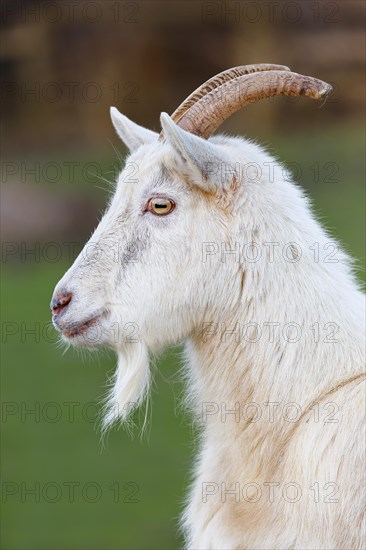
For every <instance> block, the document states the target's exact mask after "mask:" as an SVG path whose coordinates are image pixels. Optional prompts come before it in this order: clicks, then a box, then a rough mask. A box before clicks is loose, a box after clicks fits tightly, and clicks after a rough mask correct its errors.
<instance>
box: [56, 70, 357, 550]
mask: <svg viewBox="0 0 366 550" xmlns="http://www.w3.org/2000/svg"><path fill="white" fill-rule="evenodd" d="M329 90H330V86H329V85H327V84H325V83H324V82H321V81H319V80H316V79H313V78H311V77H304V76H301V75H298V74H295V73H291V72H289V69H287V68H286V67H281V66H280V67H279V66H271V65H264V66H261V65H260V66H245V67H238V68H236V69H231V70H229V71H225V72H224V73H222V74H220V75H218V76H217V77H215V78H213V79H211V80H210V81H208V82H207V83H206V84H204V85H203V86H202V87H201V88H199V89H198V90H197V91H196V92H195V93H194V94H192V96H190V97H189V98H188V99H187V100H186V101H185V102H184V103H183V104H182V106H181V107H180V108H179V109H178V110H177V111H176V112H175V113H174V115H173V117H172V118H170V117H169V116H168V115H167V114H165V113H163V114H162V115H161V124H162V128H163V133H162V134H161V136H160V138H158V135H157V134H156V133H154V132H152V131H150V130H147V129H145V128H142V127H140V126H138V125H136V124H134V123H133V122H131V121H130V120H128V119H127V118H126V117H125V116H123V115H121V114H120V113H119V112H118V111H117V110H116V109H115V108H112V109H111V116H112V121H113V124H114V126H115V129H116V131H117V133H118V135H119V136H120V138H121V139H122V140H123V142H124V143H125V144H126V146H127V147H128V149H129V150H130V152H131V156H130V157H129V159H128V161H127V162H126V166H125V168H124V170H123V171H122V173H121V174H120V176H119V179H118V183H117V188H116V192H115V194H114V197H113V199H112V201H111V204H110V205H109V208H108V210H107V211H106V213H105V215H104V217H103V219H102V220H101V222H100V224H99V226H98V227H97V229H96V231H95V233H94V234H93V236H92V238H91V240H90V242H89V243H88V244H87V245H86V247H85V249H84V251H83V252H82V253H81V254H80V256H79V257H78V258H77V259H76V261H75V263H74V265H73V266H72V267H71V268H70V269H69V271H67V273H66V274H65V275H64V277H63V278H62V279H61V281H60V282H59V283H58V285H57V287H56V289H55V294H54V298H53V301H52V304H51V306H52V309H53V320H54V324H55V326H56V328H57V329H58V330H59V331H60V332H61V333H62V335H63V336H64V338H65V339H66V340H67V342H72V343H74V344H75V345H84V346H85V345H86V346H93V345H101V344H103V345H107V346H110V347H112V348H113V349H115V350H116V351H117V353H118V369H117V372H116V379H115V385H114V388H113V390H112V392H111V395H110V400H109V409H108V413H107V416H106V425H109V424H110V423H112V422H113V421H114V420H115V419H116V417H118V418H120V419H122V420H124V419H126V418H127V416H128V413H129V412H130V411H131V408H132V407H131V403H132V404H134V405H136V404H138V403H140V402H141V401H142V399H143V398H144V396H145V394H146V391H147V389H148V385H149V360H148V353H149V352H156V351H159V350H162V349H163V348H165V347H166V346H169V345H172V344H175V343H177V342H182V341H183V342H185V349H186V358H187V368H188V369H189V386H190V389H189V394H190V396H191V398H192V403H193V406H194V410H195V411H196V414H197V417H198V418H199V420H200V425H201V428H202V432H203V433H202V444H201V452H200V456H199V459H198V461H197V465H196V475H195V481H194V484H193V487H192V490H191V494H190V498H189V503H188V506H187V508H186V511H185V513H184V517H183V526H184V530H185V533H186V544H187V547H188V548H190V549H195V550H197V549H254V548H255V549H258V548H260V549H271V550H272V549H294V548H297V549H315V548H317V549H320V548H321V549H333V548H343V549H346V548H347V549H350V548H352V549H361V548H365V541H364V538H363V535H364V524H363V515H362V508H363V497H364V493H363V491H364V489H363V482H362V478H363V476H364V469H363V449H364V436H365V432H364V428H363V416H364V414H363V413H364V403H365V393H364V384H363V381H364V378H365V376H364V370H363V369H364V340H363V329H362V326H363V323H364V315H363V306H362V304H363V296H362V294H361V292H360V290H359V289H358V287H357V283H356V281H355V278H354V276H353V274H352V269H351V262H350V260H349V258H348V257H347V256H346V254H344V253H343V252H342V251H339V250H337V251H336V252H334V250H335V249H334V248H332V247H331V246H330V242H331V241H332V239H330V237H329V236H328V235H327V233H326V232H325V231H324V230H323V229H322V228H321V226H320V225H319V223H318V222H317V220H316V219H315V218H314V217H313V215H312V213H311V211H310V209H309V204H308V201H307V199H306V197H305V196H304V194H303V193H302V191H301V190H300V189H299V188H298V187H297V186H296V185H295V184H294V183H293V182H292V181H290V178H289V177H288V174H287V173H286V171H285V170H284V169H283V167H281V166H280V165H279V163H278V162H277V161H275V160H274V159H273V158H272V157H270V156H269V155H268V154H267V153H266V152H265V151H264V150H263V149H262V148H261V147H259V146H258V145H256V144H254V143H252V142H249V141H247V140H244V139H240V138H231V137H223V136H216V137H210V135H211V133H212V132H213V131H214V130H215V129H216V128H217V127H218V126H219V125H220V124H221V123H222V122H223V121H224V120H225V118H227V117H228V116H229V115H230V114H231V113H233V112H234V111H235V110H237V109H238V108H240V107H242V106H243V105H245V104H247V103H250V102H253V101H256V100H258V99H260V98H263V97H269V96H273V95H278V94H283V95H307V96H309V97H312V98H315V99H318V98H322V97H324V96H325V95H326V94H327V92H328V91H329ZM116 243H118V249H117V248H116ZM92 245H95V246H94V248H93V246H92ZM95 247H97V249H98V250H97V252H95V250H96V249H95ZM92 250H93V251H94V252H92ZM116 327H118V328H119V329H120V330H118V331H117V332H118V334H117V333H116ZM128 335H130V336H128ZM131 335H132V336H134V337H133V338H131Z"/></svg>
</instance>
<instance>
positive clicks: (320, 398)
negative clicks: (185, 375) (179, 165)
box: [183, 180, 364, 548]
mask: <svg viewBox="0 0 366 550" xmlns="http://www.w3.org/2000/svg"><path fill="white" fill-rule="evenodd" d="M251 191H252V193H249V192H248V194H247V197H250V199H249V198H246V199H243V200H246V201H249V200H251V201H253V204H254V203H255V204H256V207H257V210H256V211H257V212H258V208H261V207H262V208H263V209H267V211H270V212H272V214H273V215H272V216H267V219H268V225H267V226H263V224H262V223H261V224H260V225H259V224H258V225H256V224H254V225H251V226H247V225H246V222H245V220H241V222H240V225H239V227H240V236H238V239H237V241H239V247H238V248H239V250H242V249H243V248H242V247H243V246H244V245H245V244H247V243H250V242H253V241H254V242H255V243H257V244H258V245H259V249H260V250H261V254H262V256H261V259H259V260H258V261H256V262H248V261H242V258H241V257H238V256H236V255H235V254H233V253H232V254H227V255H224V258H222V257H221V261H222V260H224V261H228V262H229V261H231V262H232V263H233V265H235V267H236V271H234V269H233V273H234V272H235V276H234V277H233V280H232V288H230V289H226V288H223V289H222V293H223V294H224V298H225V303H224V302H223V304H222V309H221V310H220V309H219V308H218V309H216V310H215V312H214V313H210V314H207V312H206V317H205V318H204V319H203V322H202V326H201V329H202V330H200V331H199V332H197V334H195V335H194V336H193V337H192V338H191V339H190V340H189V341H188V342H187V344H186V357H187V363H188V367H189V371H190V392H191V393H190V396H191V402H192V405H193V409H194V411H195V413H196V415H197V418H198V422H199V423H200V426H201V429H202V450H201V454H200V457H199V460H198V466H197V473H196V476H197V479H196V482H195V484H194V486H193V491H192V494H191V498H190V504H189V506H188V508H187V510H186V513H185V515H184V518H183V526H184V528H185V529H186V534H187V540H188V548H218V547H220V548H255V547H261V548H290V547H291V548H292V547H296V548H305V547H306V548H311V547H313V548H315V547H317V548H323V546H322V544H323V542H322V541H324V545H325V546H324V547H327V546H326V545H327V544H329V540H333V541H334V547H343V546H341V545H342V544H343V543H345V544H346V545H347V544H350V539H349V533H348V534H344V532H342V531H341V529H340V532H339V533H337V532H336V531H334V529H333V531H332V528H333V527H332V522H331V521H329V517H327V518H323V516H322V513H321V512H320V511H319V508H318V511H317V514H318V515H317V517H316V521H315V520H314V524H313V530H314V535H313V537H314V538H311V536H310V538H309V530H306V527H304V517H303V516H304V511H303V512H299V519H298V524H297V526H296V529H295V531H294V524H291V523H289V524H288V525H287V526H286V522H285V524H284V523H283V521H281V522H280V521H279V520H278V517H279V516H280V515H281V514H283V516H285V517H286V510H287V509H288V508H289V507H290V506H292V507H294V506H295V504H294V503H289V502H287V503H286V502H284V503H283V508H282V507H281V506H280V505H277V508H275V507H274V506H273V505H272V507H271V506H270V505H269V504H270V503H269V502H268V499H267V498H265V497H264V495H262V497H261V498H260V500H259V502H258V503H253V502H250V503H249V504H248V502H247V501H243V494H242V493H241V492H240V491H242V489H243V487H246V486H247V485H246V484H249V485H248V487H249V489H248V491H247V492H246V495H247V496H248V498H249V499H250V495H251V491H253V486H254V487H259V488H260V489H259V490H260V491H262V492H263V490H266V486H265V485H266V483H267V484H268V483H272V482H273V483H278V484H279V485H281V486H283V485H284V484H286V483H289V482H295V481H296V482H297V483H298V485H299V486H301V488H302V491H303V492H304V493H305V486H306V490H307V491H308V492H309V491H310V489H309V488H310V487H312V486H313V484H314V483H315V482H318V481H319V480H321V481H323V482H324V484H325V483H326V482H328V483H329V482H330V483H331V482H334V481H335V480H338V481H339V468H340V465H339V462H338V463H337V461H336V462H335V465H332V462H331V460H329V463H328V466H329V467H328V466H327V468H328V469H327V468H326V471H325V472H324V471H323V470H324V468H323V470H322V466H321V460H322V459H324V458H325V454H326V453H328V452H329V449H332V445H331V443H333V445H334V440H335V434H334V433H333V432H332V434H331V435H329V429H328V428H327V426H326V429H327V430H328V431H327V432H326V435H325V436H322V435H321V434H320V437H321V438H322V437H323V438H324V452H323V454H322V453H320V456H318V457H317V458H316V460H315V462H314V471H313V472H312V474H309V472H310V471H311V469H310V467H309V472H308V474H309V477H308V478H307V477H306V475H301V474H300V473H299V471H297V469H298V462H299V456H297V455H296V453H295V452H293V456H292V457H291V451H290V450H289V449H291V448H292V447H293V446H295V447H296V445H299V446H300V449H301V445H306V444H309V443H307V442H308V441H310V445H311V448H309V452H310V453H311V454H312V455H313V454H314V453H315V455H316V453H317V452H318V449H317V446H319V447H320V446H321V443H318V442H317V438H316V437H315V436H314V438H313V441H312V440H311V439H310V437H309V436H308V439H306V440H305V441H303V440H302V439H301V437H302V436H301V434H302V430H303V426H309V422H310V423H312V422H315V421H316V422H317V424H316V427H318V426H320V427H324V424H323V422H324V420H326V419H327V415H329V416H328V421H329V422H331V423H332V424H328V427H329V426H331V428H333V427H334V426H338V422H340V421H341V420H340V419H341V415H342V412H343V409H344V406H345V403H347V402H348V400H349V399H350V398H352V397H351V396H352V392H353V391H355V388H357V387H358V386H359V383H360V382H361V381H362V380H363V379H364V374H363V373H364V343H363V329H362V327H363V325H364V318H363V313H362V311H363V308H362V303H363V295H362V294H361V292H360V291H359V290H358V288H357V284H356V283H355V279H354V276H353V274H352V272H351V269H350V267H349V266H350V260H349V258H348V257H347V256H346V255H345V254H344V253H343V252H342V251H341V250H340V249H339V248H336V249H334V248H333V247H334V246H337V243H335V242H334V241H333V240H332V239H331V238H330V237H329V236H328V235H327V234H326V232H325V231H324V230H323V229H322V228H321V227H320V225H319V224H318V223H317V222H316V220H315V219H314V218H313V216H312V214H311V212H310V209H309V208H308V204H307V201H306V199H305V197H304V196H303V195H302V193H301V192H300V191H299V190H298V189H297V188H296V187H295V186H294V185H293V184H290V183H288V182H286V181H283V180H282V181H281V180H277V182H276V184H275V186H273V185H272V187H271V188H269V186H268V185H266V184H264V185H263V188H262V190H261V191H258V190H256V189H255V188H254V189H253V190H251ZM258 192H260V193H261V196H258V197H256V196H255V195H256V193H258ZM267 201H268V202H267ZM247 207H248V205H247ZM249 207H250V205H249ZM258 218H259V219H262V220H263V219H265V217H262V216H260V214H259V216H258ZM264 243H272V244H273V243H276V244H275V246H274V247H273V246H272V247H271V246H269V244H267V245H265V244H264ZM291 243H292V244H291ZM226 245H227V248H226V249H225V250H231V251H233V250H236V248H235V243H233V242H230V241H229V242H227V243H226ZM259 249H258V250H259ZM258 250H257V252H258ZM317 251H319V253H320V255H319V257H318V256H317V255H316V254H317ZM330 253H332V254H330ZM253 257H254V256H253ZM229 297H234V301H232V300H231V299H230V298H229ZM227 302H229V304H228V303H227ZM355 401H356V402H358V403H359V404H360V405H361V402H362V401H361V402H360V399H357V398H356V399H355ZM356 409H357V407H356ZM356 414H357V413H356ZM319 415H320V418H319ZM345 416H346V418H347V414H346V415H345ZM316 419H317V420H316ZM343 421H344V422H347V420H345V419H344V420H343ZM358 421H359V420H358ZM333 422H334V424H333ZM313 427H314V424H313ZM323 433H324V432H323ZM331 437H333V439H332V440H331V441H330V439H331ZM298 441H301V443H297V442H298ZM327 445H328V447H329V449H328V447H327ZM313 447H314V448H313ZM297 452H298V453H299V454H301V452H302V451H301V450H297ZM303 452H305V449H304V451H303ZM288 457H289V458H288ZM307 460H308V459H307ZM303 467H304V465H303V466H301V467H300V469H301V468H303ZM211 482H213V485H210V483H211ZM250 484H254V485H253V486H252V487H250ZM207 487H208V489H207ZM276 487H277V486H276ZM206 489H207V491H208V492H207V491H206ZM216 490H217V492H216V493H215V491H216ZM226 490H227V491H231V492H232V494H226V493H225V491H226ZM210 491H212V495H211V492H210ZM255 493H256V490H254V493H253V494H252V497H253V498H254V496H255ZM253 495H254V496H253ZM205 499H206V502H205ZM223 501H224V504H223ZM343 505H344V502H343ZM349 505H350V509H352V506H353V503H349ZM274 510H276V511H277V514H278V516H276V514H275V513H274ZM289 513H290V514H292V516H291V517H293V516H294V512H293V508H292V510H291V511H290V512H289ZM306 513H308V514H309V516H311V514H312V513H313V512H312V511H311V510H308V511H307V512H306ZM324 513H326V511H325V512H324ZM345 513H346V514H348V516H349V517H350V521H354V523H355V524H358V525H359V524H360V516H359V510H357V511H355V512H354V514H355V517H352V513H353V509H352V511H350V510H348V511H347V510H345ZM340 517H341V515H340ZM239 518H242V520H240V519H239ZM244 520H245V530H244V531H245V536H244V537H243V530H242V527H241V525H242V523H241V521H244ZM317 529H320V531H321V529H322V531H321V532H317ZM302 530H304V533H302ZM327 530H329V532H328V531H327ZM269 532H270V534H269ZM342 537H346V539H347V542H345V541H343V539H342ZM213 541H215V544H216V545H217V544H219V546H211V544H212V543H213ZM220 544H221V546H220ZM227 544H229V545H228V546H226V545H227ZM291 544H293V546H287V545H291ZM358 544H359V540H358V539H357V533H356V534H355V540H354V547H355V548H358ZM230 545H231V546H230ZM258 545H260V546H258ZM345 547H346V546H345ZM349 547H353V546H352V544H351V545H350V546H349Z"/></svg>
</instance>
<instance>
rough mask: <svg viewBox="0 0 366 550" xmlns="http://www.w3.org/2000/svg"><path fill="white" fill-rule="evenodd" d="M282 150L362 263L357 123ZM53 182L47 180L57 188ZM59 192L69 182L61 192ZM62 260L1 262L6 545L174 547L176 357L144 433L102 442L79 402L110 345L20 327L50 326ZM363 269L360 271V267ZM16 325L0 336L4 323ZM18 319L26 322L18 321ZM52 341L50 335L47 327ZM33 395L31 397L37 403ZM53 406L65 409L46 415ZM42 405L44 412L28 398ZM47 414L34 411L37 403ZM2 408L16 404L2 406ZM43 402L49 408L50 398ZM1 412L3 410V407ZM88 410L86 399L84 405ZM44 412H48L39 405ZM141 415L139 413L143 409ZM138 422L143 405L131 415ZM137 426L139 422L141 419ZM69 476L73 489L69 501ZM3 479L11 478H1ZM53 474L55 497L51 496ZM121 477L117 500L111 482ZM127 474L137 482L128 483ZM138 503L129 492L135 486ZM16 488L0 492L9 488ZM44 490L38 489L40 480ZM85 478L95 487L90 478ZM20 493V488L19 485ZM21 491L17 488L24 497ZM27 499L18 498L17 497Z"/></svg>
mask: <svg viewBox="0 0 366 550" xmlns="http://www.w3.org/2000/svg"><path fill="white" fill-rule="evenodd" d="M273 149H274V150H276V152H277V154H278V156H279V158H281V159H287V160H288V161H292V162H293V161H296V162H298V163H299V164H300V165H301V167H302V173H303V177H302V181H301V182H300V183H301V184H302V185H303V186H304V187H305V189H306V190H307V192H308V194H309V196H310V197H311V198H312V200H313V204H314V206H315V209H316V211H317V213H318V216H319V217H321V218H322V219H323V220H324V222H325V225H326V226H327V227H328V228H329V229H330V231H331V233H332V235H334V236H336V237H339V238H340V240H341V242H342V243H343V244H344V245H345V248H346V249H347V250H348V251H349V252H350V253H351V254H352V255H353V256H354V257H355V258H356V259H357V260H358V263H359V264H360V265H361V266H362V265H364V236H363V234H364V232H363V219H364V218H363V199H364V189H363V179H362V176H363V161H362V159H363V138H362V134H361V133H360V132H359V131H357V129H356V130H355V129H352V128H348V129H347V128H343V129H341V130H339V131H338V133H337V132H327V133H326V132H324V133H322V134H321V135H319V136H317V139H316V141H314V137H313V136H304V135H302V134H299V133H296V134H294V136H291V138H290V139H289V138H288V137H286V138H285V137H282V138H281V136H277V137H276V140H273V141H272V150H273ZM316 161H317V162H319V164H320V166H321V167H323V166H324V164H325V163H327V162H336V163H337V165H338V166H339V171H338V175H337V178H336V181H335V182H333V183H326V182H325V181H324V173H322V177H321V179H320V181H319V182H318V183H316V182H314V178H313V172H312V171H311V169H310V168H309V167H310V166H311V165H313V164H314V162H316ZM61 187H62V185H61V183H60V184H59V185H58V187H57V188H55V197H56V196H57V193H58V189H59V188H61ZM63 192H65V190H64V191H63ZM67 267H68V266H67V265H66V263H64V264H63V263H58V264H31V263H30V264H28V263H27V264H22V265H13V266H8V265H6V266H4V269H3V291H2V308H3V309H2V321H3V324H2V328H3V344H2V380H1V382H2V384H1V388H2V400H3V415H2V450H3V461H2V489H3V495H2V497H3V498H2V500H3V504H2V508H3V510H2V516H1V520H2V533H1V537H2V544H1V547H2V548H4V549H6V550H15V549H16V550H23V549H24V550H25V549H27V550H28V549H34V550H42V549H45V550H46V549H47V550H52V549H60V550H61V549H62V550H75V549H80V550H81V549H85V550H97V549H98V550H99V549H104V550H112V549H119V550H122V549H144V550H151V549H161V550H162V549H172V548H177V547H179V546H180V545H181V542H182V541H181V539H180V537H179V535H178V533H177V517H178V515H179V512H180V510H181V508H182V502H183V498H184V496H185V494H186V489H187V483H188V481H189V477H190V471H191V464H192V458H193V455H194V451H193V437H192V430H191V428H190V423H189V420H188V419H187V418H186V417H185V415H184V414H183V413H182V412H181V411H180V409H179V404H180V398H181V394H182V391H183V388H182V384H181V383H180V381H179V357H178V353H177V352H176V351H171V352H168V353H167V354H166V355H165V356H164V357H163V358H162V360H161V361H160V362H159V364H158V365H157V368H156V370H155V384H154V389H153V393H152V407H151V414H150V415H149V417H150V422H149V426H148V430H147V434H146V435H145V436H144V437H143V438H142V440H141V439H140V437H139V429H138V428H137V429H136V430H135V432H134V433H135V437H134V438H131V437H130V436H129V435H128V434H126V433H125V432H124V431H123V430H119V431H117V430H114V431H112V432H111V433H110V435H109V437H108V441H107V442H106V446H105V448H103V446H102V445H101V443H100V434H99V433H98V430H97V429H96V426H95V423H94V422H93V419H91V420H92V421H88V420H87V418H85V414H86V413H87V412H88V411H87V410H85V409H84V415H83V414H82V411H83V407H84V406H85V405H87V404H94V405H95V406H96V409H99V408H100V407H99V405H98V403H99V401H100V398H101V397H102V396H103V394H104V393H105V390H106V388H105V385H106V381H107V377H108V374H109V375H110V374H111V373H112V372H113V369H114V366H115V358H114V356H113V355H112V354H108V353H107V352H101V353H100V354H99V353H98V354H95V353H93V354H89V353H88V354H81V353H80V352H77V351H76V350H73V349H70V350H68V351H67V352H66V353H65V354H62V350H61V349H60V347H59V346H57V345H56V344H55V343H54V342H52V341H47V339H45V338H44V337H43V338H42V337H40V339H39V340H38V339H37V336H35V335H34V334H31V333H28V334H27V333H26V331H27V330H30V329H33V328H35V323H39V327H40V329H41V330H42V329H43V328H44V327H47V326H48V323H49V319H50V314H49V309H48V303H49V300H50V297H51V294H52V291H53V288H54V285H55V283H56V282H57V281H58V279H59V278H60V276H61V275H62V274H63V272H64V271H65V269H66V268H67ZM359 274H360V278H362V276H363V271H360V273H359ZM5 323H16V326H17V327H18V332H17V333H16V334H14V335H9V334H8V335H7V334H6V332H5V331H6V330H7V329H8V330H9V329H11V328H14V326H15V325H9V324H8V325H5ZM22 323H23V326H21V324H22ZM47 334H48V335H49V338H48V340H52V338H53V337H54V333H53V332H52V331H50V332H49V333H47ZM71 402H74V403H76V404H77V405H75V417H74V420H73V421H71V420H72V419H70V417H69V416H68V414H67V413H68V407H67V405H65V404H67V403H71ZM37 403H38V404H39V405H36V404H37ZM54 404H56V406H57V407H58V412H60V410H61V417H60V418H59V419H58V420H57V421H56V422H52V421H51V419H52V418H51V415H52V414H55V412H57V409H56V408H55V405H54ZM34 406H39V407H40V418H39V419H37V418H35V417H34V415H32V414H26V411H25V408H28V409H30V408H32V407H34ZM45 406H46V408H43V412H42V407H45ZM9 407H13V408H12V410H11V411H10V412H11V414H10V413H9ZM47 407H48V408H47ZM7 411H8V413H7ZM93 411H95V408H94V409H92V408H90V409H89V413H90V414H91V415H92V413H93ZM47 412H48V415H47ZM140 414H143V413H140ZM136 421H137V424H139V414H137V418H136ZM140 424H141V422H140ZM36 482H38V483H39V484H40V490H41V495H40V501H39V502H36V501H35V497H34V496H32V495H31V494H28V495H24V494H23V495H22V491H21V483H23V484H25V487H27V488H31V487H32V486H34V484H35V483H36ZM67 482H76V483H79V484H80V485H79V486H77V487H76V488H75V500H74V502H70V499H69V494H68V489H67V487H66V485H65V483H67ZM4 483H14V484H15V485H12V486H6V485H4ZM49 483H53V484H56V489H57V488H58V489H61V491H62V493H61V497H60V499H59V501H58V502H54V503H52V502H49V500H50V498H52V496H53V495H54V494H55V493H54V488H55V486H53V490H52V486H51V485H48V486H47V484H49ZM88 483H96V484H97V486H98V487H99V488H100V490H101V495H100V499H99V500H98V502H95V503H92V502H90V501H88V496H89V500H90V498H92V496H93V495H92V490H91V489H90V495H88V494H87V495H86V496H87V498H85V496H84V497H83V495H82V488H84V490H85V487H88V486H87V485H86V484H88ZM116 483H118V484H119V487H120V492H119V499H118V502H114V496H115V493H114V492H113V489H111V486H114V487H116ZM128 483H134V484H136V485H132V486H126V484H128ZM136 486H137V487H138V493H137V495H135V498H136V497H137V500H138V501H137V502H125V501H126V499H128V494H129V493H130V491H131V490H133V489H134V487H136ZM7 487H8V488H9V487H12V488H15V489H17V492H16V494H14V495H7V494H6V492H5V491H6V488H7ZM47 487H48V488H49V494H48V493H46V495H43V496H42V489H43V490H45V488H46V489H47ZM90 487H91V486H90ZM23 492H24V491H23ZM22 496H23V497H24V498H23V499H22ZM22 500H24V502H23V501H22Z"/></svg>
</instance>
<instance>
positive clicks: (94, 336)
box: [54, 311, 107, 347]
mask: <svg viewBox="0 0 366 550" xmlns="http://www.w3.org/2000/svg"><path fill="white" fill-rule="evenodd" d="M106 316H107V312H105V311H103V312H102V313H98V314H97V315H94V316H93V317H90V318H89V319H86V320H83V321H80V322H71V323H65V324H64V323H62V322H61V323H58V322H57V320H55V321H54V325H55V327H56V329H57V330H58V331H59V332H60V333H61V335H62V336H63V337H64V339H65V340H67V341H69V342H70V341H71V342H72V343H75V344H80V345H84V346H87V347H94V346H98V345H100V344H102V343H103V342H104V340H105V337H104V327H103V323H102V322H103V320H104V319H105V317H106Z"/></svg>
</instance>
